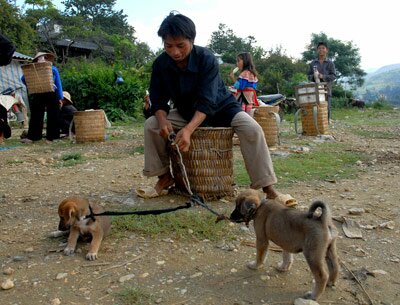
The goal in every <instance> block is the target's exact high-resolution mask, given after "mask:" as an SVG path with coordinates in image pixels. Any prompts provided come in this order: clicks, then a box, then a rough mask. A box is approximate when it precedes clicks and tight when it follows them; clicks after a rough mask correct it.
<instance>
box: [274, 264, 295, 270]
mask: <svg viewBox="0 0 400 305" xmlns="http://www.w3.org/2000/svg"><path fill="white" fill-rule="evenodd" d="M291 266H292V264H287V263H285V262H280V263H279V264H278V266H276V267H275V269H276V270H278V271H279V272H287V271H289V270H290V267H291Z"/></svg>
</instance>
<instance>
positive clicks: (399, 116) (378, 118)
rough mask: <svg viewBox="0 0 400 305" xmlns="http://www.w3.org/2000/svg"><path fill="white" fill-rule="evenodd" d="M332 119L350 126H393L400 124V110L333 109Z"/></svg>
mask: <svg viewBox="0 0 400 305" xmlns="http://www.w3.org/2000/svg"><path fill="white" fill-rule="evenodd" d="M332 119H333V120H339V121H343V122H345V124H346V125H350V126H380V127H392V126H399V125H400V111H398V110H385V111H382V110H379V109H373V108H367V109H366V110H365V111H360V110H357V109H354V108H350V109H346V108H343V109H335V110H332Z"/></svg>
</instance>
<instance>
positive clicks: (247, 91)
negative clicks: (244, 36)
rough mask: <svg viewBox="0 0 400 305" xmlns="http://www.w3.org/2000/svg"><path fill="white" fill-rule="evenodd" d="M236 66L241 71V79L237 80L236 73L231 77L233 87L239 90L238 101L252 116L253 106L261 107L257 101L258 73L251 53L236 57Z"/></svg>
mask: <svg viewBox="0 0 400 305" xmlns="http://www.w3.org/2000/svg"><path fill="white" fill-rule="evenodd" d="M236 66H237V68H238V69H239V71H240V74H239V77H238V78H237V79H236V77H235V73H234V71H232V72H231V73H230V75H229V77H230V78H231V80H232V82H235V83H234V84H233V87H234V88H235V89H236V90H237V93H235V94H234V95H235V97H236V99H237V100H238V101H239V102H240V104H241V106H242V109H243V110H244V111H246V112H247V113H249V114H251V112H252V111H251V110H252V109H253V106H259V103H258V100H257V92H256V88H257V83H258V79H257V71H256V68H255V65H254V63H253V58H252V56H251V54H250V53H248V52H244V53H240V54H238V55H237V57H236Z"/></svg>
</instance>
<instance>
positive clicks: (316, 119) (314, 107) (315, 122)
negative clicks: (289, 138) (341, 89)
mask: <svg viewBox="0 0 400 305" xmlns="http://www.w3.org/2000/svg"><path fill="white" fill-rule="evenodd" d="M318 108H319V107H318V104H316V105H314V106H313V122H314V127H315V130H316V131H317V135H320V132H319V130H318V110H319V109H318Z"/></svg>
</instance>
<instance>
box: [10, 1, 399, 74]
mask: <svg viewBox="0 0 400 305" xmlns="http://www.w3.org/2000/svg"><path fill="white" fill-rule="evenodd" d="M22 2H23V1H22V0H18V1H17V3H22ZM60 2H61V0H55V1H53V3H55V4H56V5H57V6H58V7H60V8H61V5H60V4H59V3H60ZM399 6H400V2H399V1H398V0H379V1H376V0H364V1H363V0H333V1H311V0H273V1H272V0H252V1H244V0H117V1H116V7H115V8H116V9H118V10H119V9H122V10H123V11H124V13H125V14H126V15H127V16H128V22H129V24H131V25H132V26H133V27H134V28H135V30H136V37H137V38H138V39H139V40H140V41H142V42H145V43H147V44H148V45H149V46H150V47H151V48H152V49H153V50H157V49H159V48H161V47H162V44H161V39H160V38H159V37H158V36H157V31H158V28H159V26H160V24H161V22H162V20H163V19H164V18H165V17H166V16H167V15H168V14H169V12H170V11H172V10H177V11H179V12H180V13H182V14H184V15H186V16H188V17H189V18H191V19H192V20H193V21H194V23H195V24H196V30H197V37H196V40H195V43H196V44H198V45H202V46H205V45H206V44H208V42H209V39H210V38H211V34H212V32H214V31H217V30H218V25H219V24H220V23H223V24H225V25H226V26H227V27H228V28H230V29H232V30H233V31H234V33H235V34H236V36H238V37H241V38H245V37H247V36H249V35H251V36H254V37H255V39H256V40H257V45H258V46H261V47H262V48H263V49H265V50H269V49H270V48H271V47H273V48H274V47H276V46H282V48H283V49H284V50H286V54H287V55H288V56H292V57H295V58H300V57H301V52H303V51H304V50H305V47H306V45H307V44H308V43H309V42H310V40H311V34H312V33H320V32H324V33H325V34H327V35H328V37H330V38H334V39H338V40H341V41H352V42H353V44H354V45H355V46H357V47H358V48H359V49H360V55H361V67H362V68H363V69H364V70H366V71H369V70H372V69H377V68H380V67H382V66H385V65H389V64H396V63H400V39H399V38H398V34H399V29H400V26H399V21H398V20H399V17H398V16H399V15H398V12H399V8H398V7H399Z"/></svg>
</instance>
